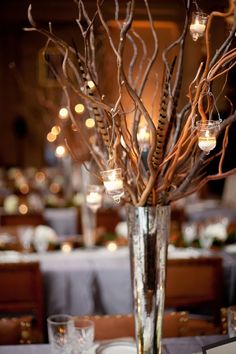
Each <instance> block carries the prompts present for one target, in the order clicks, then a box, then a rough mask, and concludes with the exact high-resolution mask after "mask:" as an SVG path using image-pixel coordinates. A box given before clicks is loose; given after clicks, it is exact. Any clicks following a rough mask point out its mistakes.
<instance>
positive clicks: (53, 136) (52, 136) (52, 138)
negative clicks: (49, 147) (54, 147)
mask: <svg viewBox="0 0 236 354" xmlns="http://www.w3.org/2000/svg"><path fill="white" fill-rule="evenodd" d="M56 138H57V136H56V135H55V134H53V133H51V132H50V133H48V134H47V141H49V143H53V142H54V141H55V140H56Z"/></svg>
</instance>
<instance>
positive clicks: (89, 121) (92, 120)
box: [85, 118, 95, 128]
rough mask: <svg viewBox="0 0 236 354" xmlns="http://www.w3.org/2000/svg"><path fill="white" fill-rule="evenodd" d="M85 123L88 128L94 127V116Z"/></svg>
mask: <svg viewBox="0 0 236 354" xmlns="http://www.w3.org/2000/svg"><path fill="white" fill-rule="evenodd" d="M85 125H86V127H87V128H93V127H94V126H95V120H94V119H93V118H88V119H86V121H85Z"/></svg>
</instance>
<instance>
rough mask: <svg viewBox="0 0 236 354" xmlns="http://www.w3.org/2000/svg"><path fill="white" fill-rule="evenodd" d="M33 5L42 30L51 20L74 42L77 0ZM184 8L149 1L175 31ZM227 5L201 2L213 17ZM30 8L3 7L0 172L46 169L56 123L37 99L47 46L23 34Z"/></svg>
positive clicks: (10, 3) (40, 0)
mask: <svg viewBox="0 0 236 354" xmlns="http://www.w3.org/2000/svg"><path fill="white" fill-rule="evenodd" d="M95 2H96V1H87V0H86V1H85V4H86V5H87V6H88V8H89V11H90V10H91V11H92V9H93V7H94V3H95ZM31 3H32V9H33V10H32V13H33V15H34V18H35V19H36V20H37V21H38V22H39V23H40V24H42V25H44V26H47V23H48V21H49V20H51V21H52V23H53V26H54V29H55V31H56V32H57V33H58V34H59V36H61V37H62V38H64V39H65V40H67V41H71V40H72V37H73V36H75V37H76V35H77V34H76V29H75V22H74V19H75V18H76V16H77V11H76V5H75V3H74V1H73V0H57V1H56V0H47V1H46V0H32V1H31ZM110 3H111V1H110V0H109V1H108V4H110ZM137 3H138V5H139V6H138V11H137V14H138V18H140V19H142V18H143V15H142V14H143V10H142V3H143V2H142V1H141V0H139V1H137ZM180 3H181V6H182V4H183V2H182V1H176V0H172V1H171V0H168V1H166V0H165V1H164V0H161V1H155V0H151V1H150V5H151V8H152V12H153V14H154V16H155V17H156V19H161V20H166V21H167V20H168V21H174V22H175V23H176V24H177V26H180V25H181V20H182V18H183V6H182V7H181V6H180ZM217 3H218V5H217ZM226 3H227V1H207V2H206V1H200V2H199V5H200V6H201V7H202V8H203V9H204V10H205V11H208V12H209V11H210V10H211V9H212V8H213V6H217V8H218V9H221V10H222V9H223V8H224V6H225V5H226ZM28 6H29V1H26V0H21V1H19V0H6V1H1V4H0V132H1V139H0V167H1V166H7V167H9V166H13V165H18V166H28V165H33V166H41V165H43V164H44V163H45V160H44V147H45V142H46V133H47V131H48V128H49V127H50V125H52V121H51V119H52V120H53V117H50V114H48V112H46V110H45V108H42V107H41V106H40V104H39V102H38V98H37V93H38V89H41V88H40V85H39V76H38V75H39V66H38V65H39V64H38V54H39V51H40V49H41V48H42V47H43V46H44V44H45V38H43V37H42V36H41V35H39V34H38V33H35V32H25V31H24V30H23V28H24V27H27V26H29V23H28V20H27V8H28ZM105 9H106V16H107V18H111V11H110V7H109V6H106V7H105ZM222 34H223V33H222V31H220V32H219V33H217V35H216V38H215V39H217V38H220V36H221V35H222ZM215 39H214V41H215ZM190 42H191V41H190V40H189V45H188V46H187V51H186V63H188V65H187V64H186V72H187V76H188V77H190V75H191V72H192V67H193V65H192V63H195V64H194V65H196V64H197V62H198V59H197V58H196V56H195V54H194V55H193V54H192V51H191V46H190ZM216 42H217V40H216ZM191 45H192V44H191ZM196 46H197V47H195V52H197V53H198V56H199V57H200V56H202V55H204V52H202V46H201V43H200V42H199V43H197V44H196ZM196 48H197V50H196ZM55 97H57V96H55ZM55 97H52V100H55Z"/></svg>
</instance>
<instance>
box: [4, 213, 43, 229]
mask: <svg viewBox="0 0 236 354" xmlns="http://www.w3.org/2000/svg"><path fill="white" fill-rule="evenodd" d="M0 224H1V225H2V226H18V225H32V226H37V225H45V224H46V221H45V219H44V217H43V215H42V214H24V215H23V214H2V215H1V216H0Z"/></svg>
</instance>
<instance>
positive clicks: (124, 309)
mask: <svg viewBox="0 0 236 354" xmlns="http://www.w3.org/2000/svg"><path fill="white" fill-rule="evenodd" d="M191 252H195V251H191ZM196 252H199V254H201V252H202V251H196ZM188 254H189V253H188V250H179V249H177V250H175V252H174V254H170V256H171V257H187V256H188ZM216 254H220V255H221V256H222V258H223V270H224V284H222V287H223V290H224V304H223V305H224V306H229V305H232V304H236V254H229V253H226V252H217V253H216ZM25 257H26V259H27V258H29V259H32V260H39V261H40V264H41V270H42V273H43V280H44V289H45V296H44V297H45V301H46V304H45V305H46V309H45V310H46V315H47V316H48V315H50V314H55V313H68V314H72V315H89V314H94V313H97V314H99V313H100V314H117V313H120V314H122V313H131V312H132V291H131V279H130V263H129V250H128V248H127V247H123V248H120V249H118V250H116V251H114V252H111V251H109V250H108V249H106V248H102V247H101V248H94V249H80V250H75V251H73V252H71V253H68V254H66V253H63V252H59V251H55V252H47V253H44V254H31V255H29V256H25Z"/></svg>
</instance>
